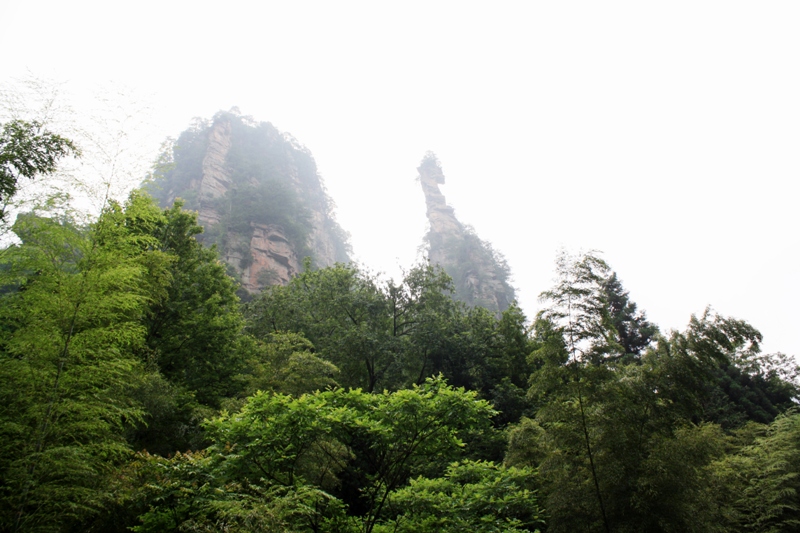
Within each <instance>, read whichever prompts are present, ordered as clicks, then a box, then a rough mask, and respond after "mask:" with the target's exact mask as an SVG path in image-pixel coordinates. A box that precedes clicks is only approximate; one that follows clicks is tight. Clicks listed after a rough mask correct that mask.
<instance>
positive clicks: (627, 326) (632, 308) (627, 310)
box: [603, 272, 658, 357]
mask: <svg viewBox="0 0 800 533" xmlns="http://www.w3.org/2000/svg"><path fill="white" fill-rule="evenodd" d="M603 289H604V291H605V293H606V299H607V301H608V307H609V314H610V315H611V321H612V323H613V324H614V329H616V330H617V335H618V338H617V342H618V343H619V345H620V346H621V347H622V349H623V352H624V353H625V354H626V356H629V357H631V356H633V357H636V356H638V355H640V354H641V353H642V351H643V350H644V349H645V348H647V347H648V346H649V345H650V342H651V341H652V340H653V339H654V337H655V335H656V334H657V333H658V327H656V326H655V325H653V324H651V323H650V322H648V321H647V317H646V316H645V313H644V312H642V311H637V309H636V303H634V302H632V301H631V300H630V298H629V297H628V291H626V290H625V289H624V288H623V287H622V283H621V282H620V281H619V278H618V277H617V273H616V272H614V273H612V274H611V276H610V277H609V278H607V279H606V280H605V281H604V282H603Z"/></svg>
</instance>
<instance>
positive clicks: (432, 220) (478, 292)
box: [417, 152, 516, 312]
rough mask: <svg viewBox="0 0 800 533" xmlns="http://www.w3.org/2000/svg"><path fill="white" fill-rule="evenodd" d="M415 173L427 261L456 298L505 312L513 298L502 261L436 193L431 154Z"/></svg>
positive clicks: (437, 169)
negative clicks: (450, 282) (424, 208)
mask: <svg viewBox="0 0 800 533" xmlns="http://www.w3.org/2000/svg"><path fill="white" fill-rule="evenodd" d="M417 170H418V171H419V182H420V184H421V185H422V192H423V193H424V194H425V204H426V205H427V215H428V224H429V226H430V229H429V231H428V234H427V235H426V237H425V240H426V244H427V246H428V260H429V261H430V262H431V263H432V264H434V265H439V266H441V267H442V268H443V269H444V270H445V271H446V272H447V273H448V274H449V275H450V277H452V278H453V284H454V287H455V296H456V299H458V300H461V301H463V302H465V303H466V304H468V305H479V306H481V307H485V308H487V309H489V310H491V311H495V312H500V311H505V310H506V309H508V306H509V305H510V304H511V302H513V301H514V300H515V299H516V294H515V291H514V288H513V287H512V286H511V285H510V284H509V274H510V271H509V268H508V265H507V264H506V262H505V259H504V258H503V257H502V256H501V255H500V254H499V253H497V252H496V251H495V250H494V249H493V248H492V246H491V244H489V243H488V242H486V241H483V240H481V239H480V238H479V237H478V236H477V235H476V234H475V232H474V231H473V230H472V228H470V227H468V226H465V225H464V224H462V223H461V222H460V221H459V220H458V219H457V218H456V216H455V211H454V210H453V208H452V207H450V206H449V205H447V202H446V201H445V198H444V195H443V194H442V192H441V191H440V190H439V184H442V183H444V173H443V172H442V166H441V165H440V164H439V160H438V159H437V158H436V156H435V155H434V154H433V153H432V152H428V153H427V154H426V155H425V157H424V158H423V160H422V163H421V164H420V166H419V167H418V168H417Z"/></svg>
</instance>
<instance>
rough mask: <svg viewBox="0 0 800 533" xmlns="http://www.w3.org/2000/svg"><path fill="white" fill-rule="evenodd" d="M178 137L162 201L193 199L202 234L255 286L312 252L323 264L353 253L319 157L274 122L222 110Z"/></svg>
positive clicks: (287, 272)
mask: <svg viewBox="0 0 800 533" xmlns="http://www.w3.org/2000/svg"><path fill="white" fill-rule="evenodd" d="M181 140H182V141H181ZM181 142H183V146H180V143H181ZM178 144H179V146H177V147H176V156H175V169H173V170H171V171H170V172H169V173H167V174H165V175H164V176H163V177H162V178H163V179H162V181H164V182H165V183H164V185H166V186H165V187H163V188H164V189H165V190H168V191H169V192H168V193H167V194H166V195H162V197H161V200H162V203H164V204H166V205H169V204H171V203H172V202H173V201H174V200H175V198H177V197H182V198H188V199H189V200H187V205H186V207H187V208H190V209H196V210H197V212H198V222H199V223H200V224H201V225H202V226H203V227H204V229H205V234H204V236H203V240H205V241H207V242H210V243H211V242H213V243H216V244H217V245H218V249H219V251H220V255H221V257H222V259H223V260H224V261H225V262H226V263H228V264H229V265H230V266H231V267H232V268H233V270H234V271H235V272H236V273H237V274H238V275H239V277H240V279H241V283H242V287H244V288H245V289H246V290H247V291H248V292H250V293H255V292H258V291H260V290H261V289H263V288H264V287H265V286H267V285H274V284H286V283H288V282H289V280H291V279H292V277H294V276H295V275H297V274H298V273H299V272H300V271H301V269H302V264H303V259H304V257H306V256H310V257H311V258H312V262H313V264H314V265H315V266H317V267H324V266H330V265H332V264H334V263H335V262H337V261H341V262H345V261H347V260H348V257H347V247H348V246H347V243H346V234H345V233H344V232H343V231H342V230H341V228H340V227H339V226H338V224H337V223H336V221H335V220H334V219H333V217H332V214H331V212H330V208H329V207H328V206H329V205H330V200H329V199H328V198H327V196H326V194H325V190H324V188H323V186H322V183H321V180H320V178H319V176H318V174H317V172H316V165H315V164H314V162H313V158H312V157H311V155H310V154H309V153H308V151H307V150H305V149H304V148H303V147H301V146H300V145H299V144H298V143H297V142H296V141H294V140H293V139H291V138H290V137H288V136H286V135H284V134H282V133H280V132H279V131H278V130H277V129H275V128H274V127H273V126H272V125H270V124H267V123H261V124H254V123H253V122H252V121H249V120H247V119H243V118H241V117H239V116H238V115H233V114H231V113H220V114H218V115H217V116H216V117H215V119H214V120H213V122H211V123H210V124H206V125H205V126H204V127H200V128H198V129H197V131H194V132H188V133H187V132H185V134H184V135H182V136H181V139H179V142H178ZM180 150H184V152H181V151H180ZM179 156H180V157H179ZM157 196H158V195H157ZM259 202H261V203H259Z"/></svg>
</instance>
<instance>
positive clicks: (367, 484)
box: [138, 379, 492, 533]
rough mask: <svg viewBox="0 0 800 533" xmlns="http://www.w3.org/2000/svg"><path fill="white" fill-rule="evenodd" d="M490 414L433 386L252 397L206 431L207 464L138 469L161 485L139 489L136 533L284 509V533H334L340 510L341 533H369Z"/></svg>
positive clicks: (167, 463)
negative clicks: (154, 473) (142, 496)
mask: <svg viewBox="0 0 800 533" xmlns="http://www.w3.org/2000/svg"><path fill="white" fill-rule="evenodd" d="M491 414H492V410H491V407H490V406H489V404H488V403H487V402H485V401H482V400H478V399H477V398H476V395H475V393H471V392H467V391H464V390H462V389H455V388H452V387H450V386H448V385H447V384H446V383H445V382H444V381H443V380H442V379H430V380H428V381H427V382H426V383H425V384H423V385H421V386H417V387H414V388H413V389H407V390H402V391H397V392H393V393H390V392H384V393H382V394H369V393H365V392H362V391H360V390H352V389H351V390H344V389H335V390H327V391H318V392H314V393H312V394H304V395H302V396H300V397H292V396H289V395H284V394H275V393H269V392H257V393H256V394H254V395H253V396H252V397H250V398H248V399H247V401H246V402H245V404H244V406H243V407H242V408H241V410H240V411H238V412H236V413H231V414H228V413H223V414H222V415H221V416H219V417H217V418H215V419H213V420H211V421H209V422H208V424H207V428H208V431H209V437H210V438H211V440H212V442H213V444H212V446H211V447H210V448H209V449H208V452H207V454H203V455H202V456H200V457H198V456H195V455H192V456H188V455H178V456H176V457H174V458H172V459H169V460H163V459H158V458H152V459H148V461H153V460H154V461H156V462H157V464H158V465H162V467H161V468H159V469H157V470H158V471H161V472H165V473H167V475H166V476H164V477H163V478H162V480H159V482H158V483H155V484H151V485H150V488H149V492H150V494H149V496H148V499H149V502H150V505H151V507H150V510H149V511H148V512H147V513H145V514H144V515H143V516H142V521H143V524H144V525H143V526H141V527H140V528H139V529H138V531H165V530H177V529H179V528H182V529H186V528H188V527H189V525H190V524H191V525H192V526H193V527H197V528H200V527H212V524H214V525H215V527H222V526H223V525H227V524H234V525H236V524H239V522H236V521H237V520H240V519H243V518H244V515H245V514H247V513H248V512H251V511H252V514H253V516H254V517H257V516H266V515H267V511H268V510H269V509H271V508H275V509H276V510H279V509H280V508H281V506H284V508H287V509H294V510H295V511H292V512H293V513H294V515H293V518H292V521H290V522H288V523H287V524H285V525H284V526H283V530H291V531H335V530H338V529H337V528H339V527H340V526H341V527H344V526H342V525H341V522H343V521H344V515H342V511H343V510H346V511H347V514H348V515H349V516H350V519H349V520H347V521H349V523H350V526H351V527H350V528H349V529H347V530H348V531H363V532H366V533H368V532H371V531H373V530H374V529H375V527H376V525H377V524H378V522H379V521H380V518H381V516H382V512H383V509H384V508H385V506H386V505H387V502H388V501H389V498H390V494H391V493H392V492H393V491H395V490H396V489H398V488H400V487H402V486H403V485H405V484H406V483H407V482H408V480H409V479H410V478H411V477H412V476H418V475H425V474H428V475H437V474H441V473H443V470H444V468H445V466H446V464H448V463H449V462H450V461H451V460H455V459H457V458H458V456H459V455H460V452H461V449H462V448H463V447H464V443H465V441H466V440H467V439H468V438H469V436H470V435H471V434H472V433H473V432H478V431H483V430H487V429H488V427H489V416H490V415H491ZM443 462H444V463H443ZM187 469H188V470H187ZM171 472H175V475H172V474H171ZM353 482H356V483H355V484H353ZM232 494H233V495H235V497H234V496H232ZM259 498H261V499H260V500H259ZM282 498H285V499H282ZM290 500H291V501H290ZM237 501H238V503H236V502H237ZM291 502H294V503H291ZM259 506H260V507H259ZM301 510H302V511H301ZM273 514H277V513H273ZM283 516H284V518H286V515H283ZM336 524H339V525H336ZM334 526H335V527H334ZM236 527H238V526H236ZM251 527H252V529H250V530H251V531H263V530H265V529H258V528H256V527H253V526H251ZM233 530H238V529H235V528H234V529H233Z"/></svg>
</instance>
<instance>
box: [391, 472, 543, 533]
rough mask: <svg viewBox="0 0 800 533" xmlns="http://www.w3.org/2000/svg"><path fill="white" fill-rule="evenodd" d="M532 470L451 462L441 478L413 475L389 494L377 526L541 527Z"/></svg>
mask: <svg viewBox="0 0 800 533" xmlns="http://www.w3.org/2000/svg"><path fill="white" fill-rule="evenodd" d="M535 475H536V473H535V471H534V470H533V469H531V468H515V467H508V468H507V467H504V466H499V465H496V464H494V463H490V462H485V461H463V462H459V463H453V464H451V465H450V466H449V467H448V468H447V471H446V472H445V474H444V476H443V477H440V478H434V479H431V478H423V477H418V478H416V479H412V480H411V483H410V484H409V485H408V486H407V487H403V488H401V489H399V490H396V491H395V492H393V493H392V495H391V500H390V502H389V505H388V508H389V512H388V513H387V514H388V515H389V516H390V517H391V518H390V519H389V520H385V521H384V523H382V524H381V525H380V526H379V527H377V528H376V529H375V530H376V531H378V532H390V531H391V532H403V533H439V532H442V533H456V532H463V531H474V532H476V533H499V532H508V533H521V532H524V531H534V530H535V531H538V529H535V528H536V527H537V526H539V525H542V524H543V521H542V510H541V509H540V508H539V505H538V501H537V497H536V490H535V489H534V488H533V485H534V483H535V481H534V479H535Z"/></svg>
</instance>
